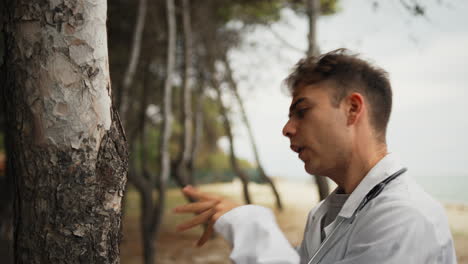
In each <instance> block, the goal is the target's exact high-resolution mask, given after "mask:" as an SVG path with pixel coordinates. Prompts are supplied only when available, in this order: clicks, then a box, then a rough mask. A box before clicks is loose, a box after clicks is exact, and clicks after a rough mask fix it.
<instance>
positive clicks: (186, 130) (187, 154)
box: [174, 0, 193, 186]
mask: <svg viewBox="0 0 468 264" xmlns="http://www.w3.org/2000/svg"><path fill="white" fill-rule="evenodd" d="M182 20H183V31H184V34H183V35H184V78H183V84H182V107H183V111H182V144H181V145H182V151H181V155H180V157H179V158H178V164H177V167H176V171H175V174H174V176H175V177H176V181H177V182H178V183H179V185H182V186H185V185H187V184H188V183H189V178H192V177H189V173H190V171H189V168H188V166H189V161H190V160H191V159H192V157H191V155H192V153H193V152H192V134H193V112H192V93H191V90H192V82H191V79H192V76H191V75H192V56H193V55H192V29H191V26H190V24H191V22H190V3H189V0H183V1H182Z"/></svg>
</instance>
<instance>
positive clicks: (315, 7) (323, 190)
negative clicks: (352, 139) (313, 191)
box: [306, 0, 330, 201]
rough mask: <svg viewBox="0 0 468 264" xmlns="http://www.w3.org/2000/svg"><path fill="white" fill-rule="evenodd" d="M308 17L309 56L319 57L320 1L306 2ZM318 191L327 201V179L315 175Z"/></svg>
mask: <svg viewBox="0 0 468 264" xmlns="http://www.w3.org/2000/svg"><path fill="white" fill-rule="evenodd" d="M306 7H307V17H308V19H309V35H308V38H307V40H308V42H309V45H308V47H309V48H308V50H307V56H317V55H319V54H320V50H319V48H318V44H317V18H318V16H319V15H320V0H306ZM314 179H315V182H316V184H317V189H318V192H319V199H320V201H321V200H323V199H325V198H326V197H327V196H328V194H329V193H330V187H329V186H328V182H327V179H326V178H324V177H321V176H317V175H314Z"/></svg>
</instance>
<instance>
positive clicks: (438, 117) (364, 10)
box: [220, 0, 468, 179]
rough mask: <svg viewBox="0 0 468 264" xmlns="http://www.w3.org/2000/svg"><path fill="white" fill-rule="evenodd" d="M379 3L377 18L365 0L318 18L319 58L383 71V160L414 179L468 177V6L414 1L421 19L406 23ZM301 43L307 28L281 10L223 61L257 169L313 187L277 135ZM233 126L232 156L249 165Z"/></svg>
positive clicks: (393, 8)
mask: <svg viewBox="0 0 468 264" xmlns="http://www.w3.org/2000/svg"><path fill="white" fill-rule="evenodd" d="M378 2H379V7H378V9H376V10H375V9H374V8H373V6H372V3H371V1H368V0H342V1H341V11H340V12H339V13H337V14H335V15H333V16H327V17H321V18H320V19H319V21H318V41H319V45H320V49H321V51H323V52H325V51H330V50H333V49H336V48H341V47H345V48H348V49H350V50H351V51H353V52H357V53H359V54H361V57H362V58H364V59H366V60H370V61H371V62H373V63H375V64H376V65H378V66H380V67H382V68H384V69H385V70H386V71H387V72H389V75H390V80H391V83H392V87H393V93H394V99H393V100H394V104H393V111H392V116H391V118H390V123H389V129H388V133H387V134H388V135H387V142H388V146H389V151H390V152H392V153H396V154H397V155H398V156H399V157H400V159H401V160H402V162H403V164H405V165H406V166H407V167H408V168H409V171H410V172H412V174H413V175H430V176H436V177H451V178H452V179H454V178H453V177H460V176H464V177H468V155H467V154H466V152H467V150H468V136H467V135H468V118H467V116H466V115H467V114H468V87H467V86H468V27H467V25H468V16H466V14H468V1H464V0H451V1H448V0H442V1H439V0H425V1H420V2H421V3H423V4H424V5H425V7H426V12H427V13H426V15H427V16H426V17H414V16H412V15H411V14H409V12H408V11H407V10H406V9H404V8H403V7H402V5H401V4H400V1H397V0H387V1H378ZM272 31H273V32H275V33H276V34H277V35H280V36H282V38H283V39H284V40H285V41H287V42H288V43H289V44H290V45H291V46H294V47H295V49H293V48H290V47H287V46H286V45H284V44H283V42H282V41H281V40H279V39H278V38H277V37H275V34H273V33H272ZM306 37H307V21H306V19H305V18H304V17H300V16H297V15H295V14H294V13H293V12H291V11H289V10H285V11H284V12H283V13H282V19H281V20H280V21H279V22H278V23H275V24H274V25H272V26H271V27H269V28H266V27H258V28H256V29H254V30H252V31H251V32H249V33H248V34H247V36H246V39H245V43H244V44H243V45H242V46H241V47H239V48H238V49H236V50H234V51H233V52H231V53H230V54H229V57H230V59H231V61H232V64H233V68H234V73H235V78H236V79H237V80H238V82H239V87H240V91H241V95H242V97H243V98H244V101H245V104H246V110H247V113H248V115H249V119H250V122H251V125H252V127H253V132H254V136H255V139H256V141H257V144H258V147H259V153H260V158H261V161H262V163H263V165H264V167H265V169H266V171H267V172H268V173H269V174H270V175H272V176H276V177H287V178H293V179H309V178H310V176H309V175H307V173H306V172H305V171H304V166H303V163H302V161H300V160H299V159H298V158H297V155H296V154H295V153H293V152H292V151H291V150H290V149H289V140H288V139H287V138H285V137H283V136H282V134H281V130H282V127H283V125H284V124H285V123H286V121H287V114H288V113H287V111H288V108H289V104H290V97H289V96H288V95H287V92H286V90H285V88H284V87H282V81H283V80H284V78H285V77H286V76H287V75H288V73H289V71H290V70H291V68H292V67H293V65H294V64H295V63H296V62H297V61H298V60H299V59H300V58H301V57H303V56H304V53H301V52H300V51H298V50H303V51H305V50H306V47H307V40H306ZM226 100H228V101H230V98H226ZM232 102H233V101H232ZM232 105H233V106H234V104H233V103H232ZM233 118H234V120H235V124H236V128H235V136H236V139H235V140H236V144H235V146H236V150H237V153H238V155H239V156H240V157H242V158H246V159H248V160H251V161H253V160H254V159H253V154H252V149H251V146H250V143H249V140H248V137H247V132H246V130H245V128H244V126H243V125H242V123H241V119H240V115H239V114H236V112H234V115H233ZM220 144H221V146H223V147H226V146H227V140H225V139H223V140H221V142H220ZM448 179H450V178H448Z"/></svg>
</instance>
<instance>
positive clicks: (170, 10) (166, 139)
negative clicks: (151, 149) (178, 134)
mask: <svg viewBox="0 0 468 264" xmlns="http://www.w3.org/2000/svg"><path fill="white" fill-rule="evenodd" d="M166 8H167V10H166V12H167V27H168V42H167V72H166V80H165V82H164V95H163V97H164V98H163V109H162V114H163V125H162V133H161V144H160V153H161V159H160V169H161V171H160V173H159V175H158V176H159V177H158V178H157V182H155V181H154V180H156V179H155V177H152V178H151V186H154V185H155V184H156V183H157V184H156V185H157V189H158V200H157V204H156V205H155V207H154V209H153V211H152V212H151V214H152V219H153V222H152V223H151V228H150V230H148V238H149V239H150V241H148V243H147V244H146V245H145V247H146V248H145V250H147V251H145V263H146V264H153V263H154V260H155V257H156V252H155V250H154V249H153V247H154V241H155V239H156V236H157V235H158V233H159V229H160V227H161V222H162V217H163V215H164V209H165V202H166V188H167V181H168V179H169V175H170V170H171V163H170V162H171V159H170V153H169V143H170V138H171V133H172V78H173V77H172V76H173V74H174V67H175V48H176V15H175V6H174V0H166ZM149 243H151V245H150V244H149Z"/></svg>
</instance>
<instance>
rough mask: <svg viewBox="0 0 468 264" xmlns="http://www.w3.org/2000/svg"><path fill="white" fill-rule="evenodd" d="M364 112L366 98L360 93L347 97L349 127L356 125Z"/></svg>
mask: <svg viewBox="0 0 468 264" xmlns="http://www.w3.org/2000/svg"><path fill="white" fill-rule="evenodd" d="M363 112H364V97H363V96H362V95H361V94H360V93H351V94H350V95H348V96H347V97H346V115H347V119H348V120H347V125H348V126H349V125H354V124H356V122H357V121H358V120H359V119H360V118H361V116H362V113H363Z"/></svg>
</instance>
